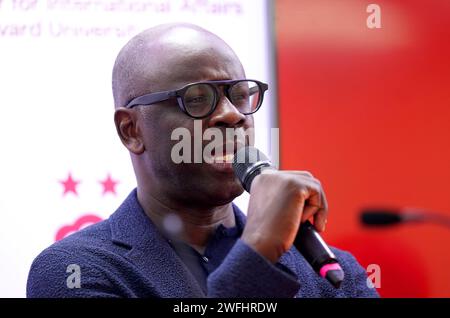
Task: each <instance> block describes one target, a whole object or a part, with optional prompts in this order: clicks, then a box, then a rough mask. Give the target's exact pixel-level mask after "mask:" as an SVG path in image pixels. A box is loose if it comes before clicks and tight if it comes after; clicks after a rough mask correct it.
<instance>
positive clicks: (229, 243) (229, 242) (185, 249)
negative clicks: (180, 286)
mask: <svg viewBox="0 0 450 318" xmlns="http://www.w3.org/2000/svg"><path fill="white" fill-rule="evenodd" d="M233 212H234V215H235V221H236V225H235V226H234V227H231V228H226V227H225V226H223V225H222V224H220V225H219V226H218V227H217V229H216V231H215V232H214V234H213V236H212V237H211V238H210V239H209V241H208V244H207V245H206V248H205V252H204V253H203V255H202V254H200V253H199V252H197V251H196V250H195V249H194V248H192V247H191V246H190V245H188V244H185V243H183V242H181V241H176V240H173V239H172V240H170V239H169V243H170V244H171V246H172V247H173V248H174V250H175V252H176V253H177V255H178V256H179V257H180V258H181V260H182V261H183V263H184V264H185V265H186V267H187V268H188V269H189V271H190V272H191V273H192V275H193V276H194V277H195V279H196V280H197V281H198V283H199V285H200V287H201V288H202V290H203V291H204V292H205V294H206V293H207V287H206V286H207V278H208V276H209V274H211V273H212V272H213V271H214V270H216V269H217V268H218V267H219V265H220V264H222V262H223V260H224V259H225V257H226V256H227V254H228V253H229V251H230V250H231V248H232V247H233V246H234V244H235V243H236V241H237V240H238V239H239V238H240V237H241V234H242V231H243V230H244V221H243V220H242V219H241V218H240V217H239V214H238V213H237V212H236V209H235V208H234V206H233Z"/></svg>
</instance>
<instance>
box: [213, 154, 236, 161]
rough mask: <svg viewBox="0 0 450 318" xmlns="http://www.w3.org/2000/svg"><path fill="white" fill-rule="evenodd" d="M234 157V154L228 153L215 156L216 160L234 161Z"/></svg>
mask: <svg viewBox="0 0 450 318" xmlns="http://www.w3.org/2000/svg"><path fill="white" fill-rule="evenodd" d="M233 157H234V155H233V154H228V155H225V156H216V157H214V161H215V162H231V161H233Z"/></svg>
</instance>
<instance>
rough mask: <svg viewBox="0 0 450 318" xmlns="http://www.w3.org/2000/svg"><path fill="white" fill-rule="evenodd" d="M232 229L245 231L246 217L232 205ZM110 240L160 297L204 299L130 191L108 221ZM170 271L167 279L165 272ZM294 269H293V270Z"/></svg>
mask: <svg viewBox="0 0 450 318" xmlns="http://www.w3.org/2000/svg"><path fill="white" fill-rule="evenodd" d="M233 211H234V215H235V218H236V225H237V227H238V228H239V229H243V228H244V227H245V221H246V217H245V215H244V214H243V213H242V211H241V210H240V209H239V208H238V207H237V206H236V205H235V204H233ZM109 222H110V227H111V236H112V241H113V242H114V243H115V244H118V245H122V246H127V247H129V248H130V251H129V252H128V253H127V254H126V257H127V258H128V259H129V260H130V261H132V262H133V263H134V264H135V265H136V266H138V267H139V268H140V269H141V270H142V271H143V272H144V273H145V274H146V276H147V277H149V278H150V279H151V278H152V277H153V278H156V279H151V280H152V282H153V283H154V284H155V285H156V286H155V287H156V289H157V290H158V291H160V296H161V297H205V295H204V293H203V291H202V289H201V287H200V285H199V284H198V283H197V280H196V279H195V278H194V276H193V275H192V274H191V273H190V271H189V270H188V269H187V268H186V266H185V265H184V263H183V262H182V261H181V259H180V258H179V257H178V255H177V254H176V253H175V251H174V250H173V248H172V247H171V246H170V244H169V242H168V241H167V239H166V238H165V237H164V236H163V235H162V234H161V233H160V231H159V230H158V229H157V227H156V226H155V224H153V222H152V221H151V220H150V218H149V217H148V216H147V215H146V214H145V212H144V210H143V209H142V207H141V205H140V204H139V201H138V199H137V190H136V189H134V190H133V191H132V192H131V193H130V194H129V195H128V197H127V198H126V199H125V201H124V202H123V203H122V204H121V205H120V207H119V208H118V209H117V211H116V212H114V213H113V214H112V215H111V216H110V218H109ZM290 254H291V253H290V252H288V253H285V254H284V255H283V256H282V257H281V258H280V260H279V263H281V264H283V265H285V266H287V267H288V268H292V266H293V264H292V255H290ZM168 268H171V269H172V270H171V271H170V273H171V274H172V275H168V273H169V272H168V271H167V269H168ZM294 268H295V267H294Z"/></svg>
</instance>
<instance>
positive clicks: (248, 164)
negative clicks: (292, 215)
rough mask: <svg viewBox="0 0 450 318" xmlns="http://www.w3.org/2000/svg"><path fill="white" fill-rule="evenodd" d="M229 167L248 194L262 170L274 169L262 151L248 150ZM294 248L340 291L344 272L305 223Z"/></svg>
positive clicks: (244, 150)
mask: <svg viewBox="0 0 450 318" xmlns="http://www.w3.org/2000/svg"><path fill="white" fill-rule="evenodd" d="M232 166H233V170H234V173H235V174H236V176H237V177H238V179H239V180H240V181H241V183H242V186H243V188H244V189H245V190H246V191H247V192H249V193H250V188H251V184H252V182H253V179H254V178H255V177H256V176H257V175H259V174H261V172H262V171H263V170H264V169H276V168H275V167H274V166H273V165H272V163H271V162H270V160H269V159H268V158H267V157H266V156H265V155H264V154H263V153H262V152H261V151H259V150H258V149H257V148H255V147H251V146H248V147H242V148H240V149H239V150H238V151H236V153H235V155H234V158H233V163H232ZM294 246H295V247H296V248H297V250H298V251H299V252H300V253H301V254H302V255H303V257H304V258H305V259H306V261H307V262H308V263H309V264H310V265H311V267H312V268H313V269H314V270H315V271H316V273H317V274H318V275H320V276H321V277H323V278H325V279H327V280H328V281H329V282H330V283H331V284H332V285H333V286H334V287H335V288H339V286H340V285H341V283H342V281H343V280H344V271H343V270H342V268H341V266H340V265H339V262H338V260H337V258H336V256H335V255H334V253H333V252H332V251H331V250H330V248H329V247H328V246H327V244H326V243H325V242H324V240H323V239H322V237H321V236H320V235H319V233H317V231H316V230H315V229H314V226H313V225H312V224H311V222H309V221H305V222H304V223H302V224H301V225H300V228H299V231H298V233H297V236H296V238H295V240H294Z"/></svg>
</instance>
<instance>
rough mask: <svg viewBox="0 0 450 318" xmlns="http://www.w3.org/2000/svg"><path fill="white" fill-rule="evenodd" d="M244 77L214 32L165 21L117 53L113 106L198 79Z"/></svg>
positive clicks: (226, 47)
mask: <svg viewBox="0 0 450 318" xmlns="http://www.w3.org/2000/svg"><path fill="white" fill-rule="evenodd" d="M243 76H245V74H244V70H243V68H242V65H241V62H240V61H239V59H238V57H237V56H236V54H235V53H234V51H233V50H232V49H231V47H230V46H229V45H228V44H226V43H225V42H224V41H223V40H222V39H221V38H220V37H218V36H217V35H215V34H213V33H211V32H209V31H207V30H204V29H202V28H200V27H198V26H195V25H190V24H167V25H161V26H157V27H154V28H151V29H148V30H146V31H143V32H141V33H140V34H138V35H136V36H135V37H134V38H133V39H131V40H130V41H129V42H128V43H127V44H126V45H125V47H124V48H123V49H122V50H121V52H120V53H119V55H118V57H117V59H116V63H115V66H114V70H113V92H114V99H115V105H116V106H121V105H123V104H124V103H126V102H127V101H129V100H130V99H131V98H134V97H136V96H139V95H142V94H146V93H149V92H152V91H153V92H154V91H159V90H169V89H176V88H179V87H177V86H179V85H181V84H188V83H190V82H195V81H200V80H220V79H235V78H241V77H243Z"/></svg>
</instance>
